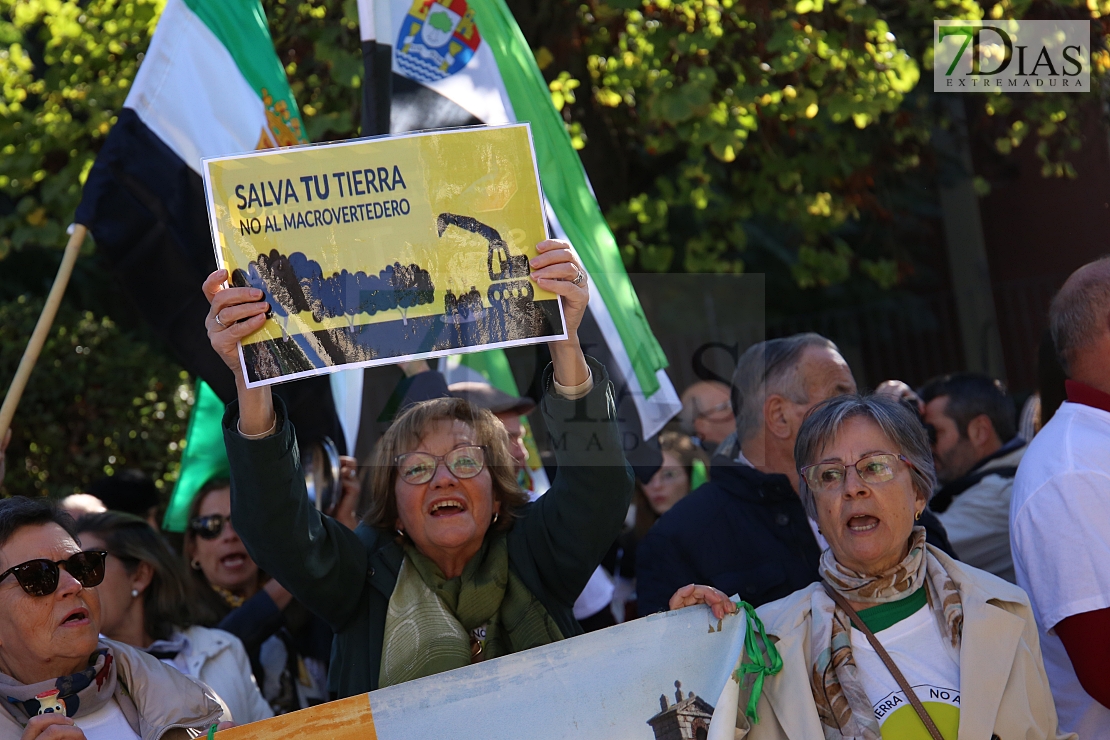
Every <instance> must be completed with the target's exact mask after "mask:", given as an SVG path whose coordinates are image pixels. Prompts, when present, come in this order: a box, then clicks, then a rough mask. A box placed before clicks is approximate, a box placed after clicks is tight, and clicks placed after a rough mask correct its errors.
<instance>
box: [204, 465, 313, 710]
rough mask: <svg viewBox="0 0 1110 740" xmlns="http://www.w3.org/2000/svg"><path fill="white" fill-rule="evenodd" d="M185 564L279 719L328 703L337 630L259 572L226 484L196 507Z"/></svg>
mask: <svg viewBox="0 0 1110 740" xmlns="http://www.w3.org/2000/svg"><path fill="white" fill-rule="evenodd" d="M184 554H185V560H186V562H187V563H188V565H189V570H190V571H191V572H192V574H193V578H194V581H195V584H196V586H197V588H196V592H197V593H198V594H199V596H200V600H201V601H202V602H203V603H204V604H205V605H206V606H207V608H208V610H209V611H211V612H212V613H213V614H214V615H215V616H216V621H215V622H214V624H215V626H216V627H218V628H219V629H221V630H225V631H227V632H230V633H231V634H232V635H234V636H235V637H237V638H239V639H240V640H241V641H242V643H243V646H244V647H245V648H246V650H247V656H248V657H249V658H250V664H251V669H252V671H253V673H254V676H255V678H256V679H257V682H258V686H259V688H260V689H261V690H262V695H263V696H264V697H265V699H266V701H267V702H269V704H270V706H271V707H272V708H273V711H274V712H275V713H277V714H285V713H287V712H295V711H296V710H298V709H304V708H305V707H309V706H313V705H315V704H319V703H320V702H322V701H326V700H327V698H328V693H327V670H328V657H329V656H328V653H329V650H330V648H331V630H330V629H329V628H328V626H327V625H326V624H324V623H323V622H322V621H321V620H320V619H318V618H316V617H313V616H312V614H310V613H309V612H308V610H307V609H305V608H304V606H302V605H301V604H299V603H298V602H297V601H295V600H294V599H293V597H292V595H291V594H290V593H289V592H288V591H287V590H285V588H283V587H282V586H281V584H279V583H278V582H277V581H276V580H273V579H271V578H269V577H268V576H267V575H266V574H265V573H263V572H262V571H261V570H259V568H258V565H257V564H255V562H254V560H253V559H252V558H251V556H250V554H249V553H247V549H246V547H245V546H244V545H243V541H242V540H241V539H239V535H238V534H237V533H236V531H235V526H234V525H233V524H232V522H231V489H230V484H229V482H228V480H227V479H226V478H213V479H212V480H209V481H207V482H206V483H205V484H204V485H203V486H201V488H200V490H199V491H198V492H197V495H196V496H195V497H194V498H193V502H192V504H191V505H190V507H189V525H188V528H187V529H186V530H185V544H184Z"/></svg>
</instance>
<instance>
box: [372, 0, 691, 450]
mask: <svg viewBox="0 0 1110 740" xmlns="http://www.w3.org/2000/svg"><path fill="white" fill-rule="evenodd" d="M359 6H360V18H361V20H362V23H363V28H362V36H363V39H364V41H373V42H375V43H376V45H377V46H378V47H379V48H380V47H384V46H392V56H393V69H392V72H393V76H392V84H393V102H392V116H391V121H392V123H391V131H393V132H394V133H397V132H401V131H410V130H416V129H425V128H437V127H443V126H452V125H466V124H473V123H485V124H491V125H495V124H503V123H512V122H516V121H528V122H529V123H531V126H532V136H533V140H534V145H535V150H536V158H537V161H538V164H539V170H540V180H541V182H542V184H543V190H544V196H545V198H546V201H547V217H548V221H549V222H550V225H551V228H552V231H553V232H554V235H555V236H556V237H557V238H560V239H566V240H568V241H569V242H570V243H571V244H572V245H574V248H575V251H576V252H577V253H578V255H579V258H580V259H581V261H582V263H583V265H584V266H585V268H586V271H587V272H588V274H589V278H590V280H591V282H592V288H593V296H592V298H591V301H590V319H589V321H588V322H587V324H586V325H584V326H583V329H582V331H581V332H580V336H582V338H583V342H584V343H587V344H590V343H591V340H592V343H594V346H592V347H587V351H588V352H590V353H591V354H594V355H596V356H598V357H599V359H602V361H603V362H605V364H606V366H607V369H608V370H609V373H610V375H611V376H613V380H614V382H615V383H616V385H617V387H618V395H619V396H620V398H622V399H623V398H625V397H626V395H627V397H630V398H631V400H632V401H633V402H634V404H635V411H636V413H637V414H638V416H639V421H640V423H639V431H640V432H641V434H642V436H643V438H645V439H647V438H650V437H652V436H653V435H655V434H656V433H657V432H658V431H659V430H660V429H662V427H663V425H664V424H666V423H667V421H668V420H670V419H671V418H672V417H673V416H674V415H675V414H677V413H678V411H679V410H680V409H681V403H680V402H679V400H678V396H677V394H676V393H675V390H674V387H673V386H672V384H671V382H670V379H669V378H668V377H667V375H666V372H665V370H664V368H666V366H667V359H666V357H665V356H664V354H663V351H662V349H661V348H660V346H659V343H658V342H657V341H656V339H655V336H654V335H653V334H652V332H651V328H650V327H649V326H648V323H647V320H646V318H645V317H644V313H643V310H642V309H641V307H640V302H639V299H638V298H637V297H636V292H635V290H634V289H633V287H632V282H631V281H630V280H629V278H628V274H627V273H626V272H625V269H624V264H623V262H622V261H621V257H620V250H619V248H618V246H617V243H616V240H615V239H614V237H613V234H612V232H611V231H610V230H609V227H608V225H607V224H606V222H605V218H604V216H603V215H602V213H601V209H600V208H599V207H598V204H597V201H596V200H595V199H594V196H593V193H592V191H591V189H590V185H589V182H588V180H587V178H586V173H585V170H584V169H583V167H582V163H581V160H580V159H579V157H578V154H577V153H576V152H575V150H574V148H573V147H572V146H571V143H570V137H569V135H568V134H567V131H566V127H565V126H564V124H563V120H562V118H561V117H560V116H559V114H558V112H557V111H556V110H555V107H554V105H553V104H552V102H551V96H550V92H549V90H548V87H547V84H546V83H545V82H544V79H543V76H542V75H541V74H540V70H539V68H538V67H537V66H536V62H535V58H534V57H533V55H532V51H531V49H529V47H528V44H527V42H526V41H525V39H524V36H523V35H522V34H521V32H520V28H519V27H518V26H517V24H516V21H515V20H514V19H513V17H512V15H511V14H510V13H509V10H508V7H507V6H506V5H505V2H504V0H359ZM384 29H389V35H388V37H386V38H382V34H383V30H384ZM373 82H375V83H376V84H379V85H381V84H388V81H386V80H383V79H378V80H376V81H373ZM598 345H600V346H598Z"/></svg>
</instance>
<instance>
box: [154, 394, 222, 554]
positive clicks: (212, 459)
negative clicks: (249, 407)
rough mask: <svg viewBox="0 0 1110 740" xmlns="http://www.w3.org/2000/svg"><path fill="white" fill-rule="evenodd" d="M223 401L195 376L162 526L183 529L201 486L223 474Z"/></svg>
mask: <svg viewBox="0 0 1110 740" xmlns="http://www.w3.org/2000/svg"><path fill="white" fill-rule="evenodd" d="M223 416H224V402H223V401H221V400H220V397H219V396H217V395H216V392H215V391H214V390H212V388H211V387H210V386H209V385H208V384H207V383H205V382H204V381H203V380H197V385H196V400H195V402H194V403H193V413H192V415H191V416H190V417H189V429H188V430H187V431H186V433H185V452H184V453H182V455H181V471H180V473H179V474H178V476H177V485H175V486H174V487H173V496H171V497H170V505H169V507H168V508H167V509H166V516H165V517H164V518H163V519H162V529H165V530H166V531H168V532H184V531H185V528H186V527H187V526H188V524H189V507H190V506H192V505H193V497H194V496H196V495H197V491H199V490H200V488H201V486H203V485H204V484H205V483H207V482H208V481H210V480H211V479H213V478H215V477H217V476H219V477H227V476H228V475H230V474H231V466H230V465H229V464H228V461H227V450H226V449H225V448H224V429H223Z"/></svg>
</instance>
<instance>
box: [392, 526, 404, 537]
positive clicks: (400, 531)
mask: <svg viewBox="0 0 1110 740" xmlns="http://www.w3.org/2000/svg"><path fill="white" fill-rule="evenodd" d="M393 531H394V532H396V533H397V536H398V537H404V536H405V530H403V529H401V528H400V527H397V529H395V530H393Z"/></svg>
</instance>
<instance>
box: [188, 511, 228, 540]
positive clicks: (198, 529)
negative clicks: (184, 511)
mask: <svg viewBox="0 0 1110 740" xmlns="http://www.w3.org/2000/svg"><path fill="white" fill-rule="evenodd" d="M230 522H231V517H230V516H224V515H223V514H209V515H208V516H195V517H193V518H192V519H190V520H189V529H190V530H191V531H192V532H193V533H194V534H195V535H196V536H197V537H200V538H201V539H203V540H214V539H216V538H217V537H219V536H220V533H221V532H223V531H224V525H225V524H229V523H230Z"/></svg>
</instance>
